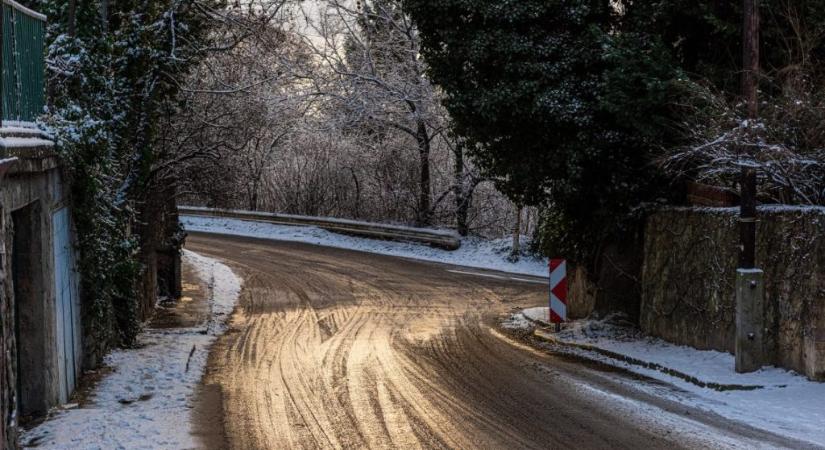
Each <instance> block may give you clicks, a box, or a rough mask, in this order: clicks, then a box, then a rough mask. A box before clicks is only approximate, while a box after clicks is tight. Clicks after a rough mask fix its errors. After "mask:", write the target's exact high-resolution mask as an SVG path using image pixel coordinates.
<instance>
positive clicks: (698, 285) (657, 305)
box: [640, 208, 825, 379]
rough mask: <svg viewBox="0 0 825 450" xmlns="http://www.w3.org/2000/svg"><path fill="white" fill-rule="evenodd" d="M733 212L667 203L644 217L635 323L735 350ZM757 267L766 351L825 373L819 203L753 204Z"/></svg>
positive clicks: (680, 339)
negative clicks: (761, 284)
mask: <svg viewBox="0 0 825 450" xmlns="http://www.w3.org/2000/svg"><path fill="white" fill-rule="evenodd" d="M737 214H738V209H736V208H706V209H687V208H685V209H671V210H666V211H661V212H658V213H655V214H653V215H652V216H651V217H649V219H648V221H647V226H646V230H645V243H644V264H643V268H642V299H641V300H642V304H641V314H640V325H641V327H642V329H643V330H644V331H645V332H647V333H650V334H652V335H655V336H659V337H662V338H664V339H666V340H668V341H671V342H675V343H679V344H687V345H691V346H693V347H697V348H700V349H714V350H720V351H727V352H731V353H733V351H734V337H735V331H736V328H735V291H734V280H735V272H736V265H737V245H738V236H739V235H738V225H737ZM757 241H758V242H757V265H758V266H759V267H760V268H761V269H763V270H764V271H765V278H766V289H765V311H764V317H765V335H766V345H765V352H766V354H767V355H768V357H769V359H770V361H771V362H772V363H773V364H775V365H777V366H781V367H786V368H790V369H793V370H796V371H798V372H800V373H804V374H806V375H808V376H809V377H811V378H815V379H825V208H818V209H817V208H807V209H805V208H782V209H780V208H760V211H759V223H758V226H757Z"/></svg>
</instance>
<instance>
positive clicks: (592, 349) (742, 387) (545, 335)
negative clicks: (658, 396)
mask: <svg viewBox="0 0 825 450" xmlns="http://www.w3.org/2000/svg"><path fill="white" fill-rule="evenodd" d="M524 317H525V318H526V319H527V320H528V321H529V322H531V323H533V324H534V325H536V329H535V330H534V331H533V334H532V335H533V337H535V338H536V339H538V340H540V341H544V342H546V343H548V344H552V345H556V346H559V347H565V348H568V349H575V350H584V354H582V352H576V355H577V356H581V357H582V358H585V359H587V360H590V361H594V362H604V361H603V360H602V359H600V358H596V357H593V356H591V355H588V354H587V353H591V354H593V353H594V354H597V355H600V356H603V357H607V358H610V359H613V360H615V361H619V362H623V363H626V364H630V365H633V366H638V367H643V368H645V369H650V370H656V371H658V372H661V373H664V374H666V375H670V376H672V377H676V378H679V379H681V380H683V381H687V382H688V383H691V384H694V385H696V386H699V387H702V388H706V389H713V390H715V391H720V392H724V391H754V390H757V389H764V388H765V386H764V385H758V384H727V383H717V382H713V381H705V380H701V379H699V378H697V377H695V376H693V375H689V374H686V373H684V372H681V371H679V370H676V369H673V368H671V367H666V366H663V365H661V364H658V363H653V362H649V361H644V360H641V359H638V358H633V357H630V356H627V355H623V354H621V353H617V352H614V351H611V350H606V349H603V348H601V347H597V346H595V345H591V344H582V343H579V342H570V341H565V340H561V339H558V338H557V337H555V336H554V333H553V332H551V331H549V330H546V329H544V328H545V327H548V326H549V324H548V323H546V322H544V321H542V320H535V319H531V318H530V317H527V316H526V315H525V316H524ZM778 387H783V386H778Z"/></svg>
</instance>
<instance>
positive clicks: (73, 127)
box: [29, 0, 224, 364]
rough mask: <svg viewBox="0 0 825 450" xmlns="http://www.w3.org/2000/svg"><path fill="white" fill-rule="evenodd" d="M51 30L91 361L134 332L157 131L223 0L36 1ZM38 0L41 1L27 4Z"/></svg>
mask: <svg viewBox="0 0 825 450" xmlns="http://www.w3.org/2000/svg"><path fill="white" fill-rule="evenodd" d="M29 3H30V5H29V6H32V7H34V8H36V9H39V10H40V11H42V12H44V13H45V14H47V16H48V17H50V18H51V19H52V20H51V21H50V22H49V25H48V32H47V44H48V55H47V60H48V61H49V73H48V93H49V111H48V114H47V115H46V116H45V117H44V122H45V123H46V125H48V126H49V127H50V130H51V131H52V133H53V134H54V138H55V140H56V141H57V144H58V149H59V151H60V152H61V155H62V157H63V158H64V160H65V167H66V168H67V169H68V171H69V175H70V179H71V194H72V195H71V199H72V202H73V205H74V216H75V222H76V225H77V226H76V228H77V231H78V241H79V242H78V244H79V249H80V262H79V266H80V267H79V269H80V272H81V283H82V291H83V294H84V299H85V300H84V301H85V305H84V308H83V311H84V332H85V334H86V339H84V341H85V342H86V343H87V346H88V348H87V352H86V353H87V355H89V356H90V358H91V360H90V361H89V362H90V363H91V364H94V358H96V357H99V356H101V355H102V353H103V352H104V351H105V349H106V348H107V347H108V346H109V345H113V344H115V345H116V344H120V345H131V344H132V343H133V342H134V339H135V337H136V335H137V332H138V331H139V327H140V325H139V305H138V304H137V302H136V298H135V291H136V288H137V283H138V279H139V276H140V273H141V270H142V267H141V265H140V261H139V259H138V254H139V252H140V250H141V247H142V246H146V245H150V243H147V242H144V239H142V236H141V234H140V233H136V232H135V231H136V230H140V228H141V225H142V223H141V222H142V221H144V220H145V218H142V215H141V213H142V210H143V209H144V205H146V201H147V199H148V198H149V196H150V195H151V194H152V190H153V189H156V188H157V187H158V186H159V185H161V184H163V183H165V182H166V180H157V179H154V178H153V174H152V168H153V164H154V163H155V162H156V160H157V157H158V154H159V149H158V148H157V147H156V142H155V133H156V131H157V126H158V123H159V120H160V117H161V114H163V113H164V111H167V110H168V109H169V108H174V107H175V101H176V97H177V93H178V92H179V90H180V87H179V81H178V80H180V79H182V78H183V76H184V75H185V74H186V73H187V72H188V70H189V69H190V68H191V67H193V65H194V64H196V63H197V62H198V60H199V58H200V57H201V56H202V54H203V52H204V49H205V48H207V47H208V40H209V38H210V36H209V29H210V25H211V23H212V20H213V19H212V17H210V14H211V13H212V12H214V11H216V10H217V9H219V8H222V7H223V6H224V5H223V1H222V0H207V1H201V2H198V3H197V4H195V3H194V2H185V1H183V2H182V1H179V0H163V1H154V0H119V1H117V2H113V1H110V0H70V1H68V2H67V1H65V0H40V1H36V2H35V1H33V2H29ZM32 3H34V4H32Z"/></svg>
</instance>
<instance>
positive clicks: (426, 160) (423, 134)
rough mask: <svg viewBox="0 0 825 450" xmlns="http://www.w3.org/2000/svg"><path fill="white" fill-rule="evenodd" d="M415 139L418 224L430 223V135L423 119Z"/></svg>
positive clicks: (419, 122)
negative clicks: (418, 174)
mask: <svg viewBox="0 0 825 450" xmlns="http://www.w3.org/2000/svg"><path fill="white" fill-rule="evenodd" d="M416 131H417V136H416V140H417V141H418V156H419V166H420V174H421V177H420V179H419V183H418V189H419V196H418V226H422V227H425V226H430V225H431V224H432V211H431V210H430V208H431V206H430V203H431V198H430V197H431V195H432V193H431V188H430V137H429V135H428V134H427V125H426V124H425V123H424V121H423V120H419V121H418V128H417V130H416Z"/></svg>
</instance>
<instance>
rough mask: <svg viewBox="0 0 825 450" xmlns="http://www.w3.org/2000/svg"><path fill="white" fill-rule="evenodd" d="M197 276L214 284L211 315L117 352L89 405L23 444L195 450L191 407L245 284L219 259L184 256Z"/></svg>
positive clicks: (155, 332) (64, 413)
mask: <svg viewBox="0 0 825 450" xmlns="http://www.w3.org/2000/svg"><path fill="white" fill-rule="evenodd" d="M183 257H184V264H191V265H192V266H193V268H194V269H195V272H196V274H197V276H198V277H199V278H200V279H201V280H203V282H204V283H205V284H207V285H208V286H210V287H211V293H212V295H211V298H210V299H209V300H210V302H211V305H210V307H211V311H212V314H211V318H210V320H209V321H208V323H205V324H202V325H201V326H198V327H194V328H181V329H147V330H146V331H144V332H143V333H142V334H141V335H140V337H139V344H140V348H137V349H127V350H115V351H113V352H111V353H110V354H109V355H107V356H106V358H105V365H106V366H108V367H110V368H111V369H112V372H111V373H109V374H108V375H106V376H105V377H104V378H103V379H102V380H101V381H100V383H99V384H98V385H97V386H96V388H95V389H94V391H93V393H92V394H91V397H90V401H89V404H88V405H85V406H83V407H82V408H77V409H69V410H61V409H58V410H55V411H54V412H53V414H52V416H51V417H50V418H49V419H48V420H47V421H45V422H44V423H42V424H40V425H39V426H37V427H35V428H33V429H31V430H29V431H26V432H25V433H24V434H23V436H22V438H21V442H22V443H23V444H24V446H37V447H38V448H46V449H52V448H53V449H68V448H71V449H88V450H93V449H94V450H97V449H122V448H129V449H159V448H167V449H190V448H196V447H197V446H198V445H197V443H196V441H195V438H194V437H193V436H192V434H191V431H192V426H191V424H190V410H191V408H192V402H193V400H194V392H195V388H196V387H197V385H198V383H199V382H200V380H201V377H202V375H203V371H204V367H205V365H206V359H207V354H208V351H209V346H210V344H212V342H213V341H214V340H215V338H216V337H217V336H218V335H220V334H222V333H223V332H224V331H225V329H226V325H225V320H226V318H227V317H228V316H229V314H230V313H231V312H232V309H233V308H234V305H235V302H236V301H237V299H238V295H239V294H240V290H241V280H240V278H238V277H237V276H236V275H235V274H234V273H233V272H232V270H231V269H229V267H227V266H225V265H224V264H221V263H220V262H218V261H216V260H214V259H211V258H207V257H204V256H201V255H198V254H196V253H193V252H189V251H185V252H184V256H183Z"/></svg>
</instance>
